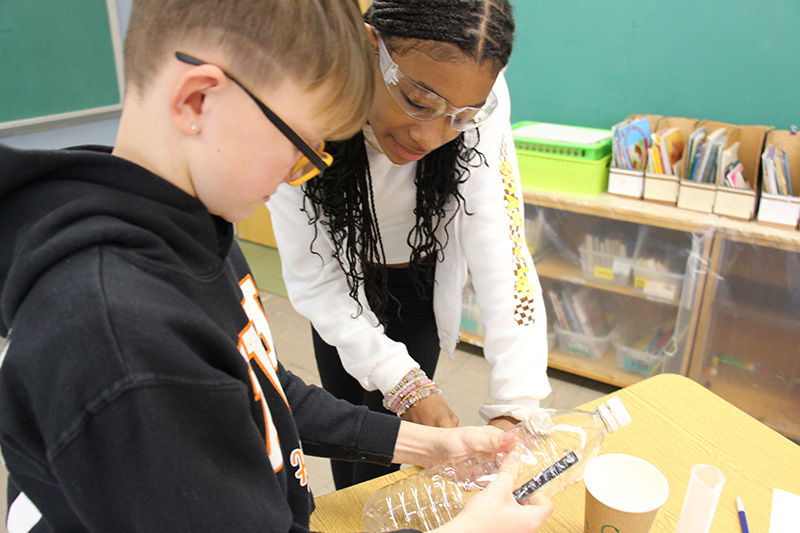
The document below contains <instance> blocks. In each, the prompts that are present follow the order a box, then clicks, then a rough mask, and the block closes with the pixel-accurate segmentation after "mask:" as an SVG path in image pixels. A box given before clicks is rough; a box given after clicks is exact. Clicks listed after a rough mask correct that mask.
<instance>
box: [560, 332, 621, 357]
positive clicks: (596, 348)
mask: <svg viewBox="0 0 800 533" xmlns="http://www.w3.org/2000/svg"><path fill="white" fill-rule="evenodd" d="M554 328H555V330H556V334H557V335H558V347H559V349H560V350H561V351H562V352H564V353H565V354H568V355H576V356H578V357H584V358H586V359H590V360H592V361H597V360H599V359H602V358H603V356H604V355H605V354H606V352H607V351H608V347H609V343H610V342H611V333H608V334H607V335H605V336H603V337H594V336H590V335H582V334H580V333H575V332H574V331H566V330H563V329H561V328H559V327H558V326H554Z"/></svg>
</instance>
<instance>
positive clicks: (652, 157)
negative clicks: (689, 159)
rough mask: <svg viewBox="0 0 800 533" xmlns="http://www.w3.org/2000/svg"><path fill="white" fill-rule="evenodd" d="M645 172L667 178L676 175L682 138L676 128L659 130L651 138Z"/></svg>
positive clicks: (681, 154)
mask: <svg viewBox="0 0 800 533" xmlns="http://www.w3.org/2000/svg"><path fill="white" fill-rule="evenodd" d="M650 137H651V139H652V143H651V146H650V148H649V151H648V157H647V170H648V172H655V173H657V174H666V175H668V176H677V175H678V162H679V161H680V160H681V157H683V138H682V137H681V131H680V129H678V128H661V129H660V130H658V131H656V132H654V133H653V134H652V135H651V136H650Z"/></svg>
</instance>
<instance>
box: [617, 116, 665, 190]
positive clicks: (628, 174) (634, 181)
mask: <svg viewBox="0 0 800 533" xmlns="http://www.w3.org/2000/svg"><path fill="white" fill-rule="evenodd" d="M638 118H646V119H647V120H648V121H649V122H650V131H651V132H653V131H656V130H655V128H656V125H657V124H658V121H659V120H661V118H662V117H661V115H646V114H634V115H630V116H629V117H627V118H626V119H625V120H635V119H638ZM648 141H649V140H648ZM608 192H609V193H610V194H614V195H617V196H624V197H627V198H642V194H643V192H644V170H643V169H642V170H637V169H632V168H617V167H615V166H613V165H612V166H611V168H609V172H608Z"/></svg>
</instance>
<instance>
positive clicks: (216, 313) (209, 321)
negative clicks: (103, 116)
mask: <svg viewBox="0 0 800 533" xmlns="http://www.w3.org/2000/svg"><path fill="white" fill-rule="evenodd" d="M0 250H2V253H0V335H2V336H5V337H7V343H6V346H5V349H4V351H3V353H2V355H1V356H0V365H1V366H0V448H2V453H3V457H4V460H5V462H6V466H7V468H8V471H9V504H10V509H9V521H11V520H24V519H26V517H27V519H28V520H29V525H33V528H32V529H30V530H31V531H147V532H154V531H235V532H243V531H280V532H284V531H306V530H307V528H308V519H309V515H310V513H311V510H312V509H313V499H312V497H311V493H310V491H309V489H308V484H307V480H306V472H305V468H304V455H303V450H305V452H308V453H311V454H314V455H322V456H327V457H331V456H333V457H337V458H344V459H361V460H365V459H366V460H371V461H375V462H380V463H384V464H386V463H388V462H389V461H390V459H391V456H392V452H393V448H394V443H395V440H396V437H397V431H398V427H399V419H397V418H396V417H391V416H384V415H379V414H377V413H371V412H369V411H367V410H366V409H364V408H356V407H353V406H351V405H350V404H348V403H346V402H342V401H339V400H335V399H334V398H333V397H332V396H330V395H328V394H327V393H326V392H325V391H323V390H322V389H319V388H317V387H314V386H308V385H305V384H304V383H303V382H302V381H301V380H300V379H299V378H297V377H296V376H294V375H292V374H291V373H290V372H288V371H285V370H284V369H283V367H282V366H281V365H280V364H279V363H278V362H277V359H276V358H275V351H274V346H273V343H272V336H271V334H270V331H269V327H268V325H267V321H266V318H265V317H264V313H263V311H262V310H261V306H260V303H259V302H258V293H257V291H256V290H255V284H254V282H253V280H252V277H251V276H250V274H249V272H248V270H247V266H246V263H245V261H244V258H243V257H242V255H241V252H240V251H239V249H238V247H237V246H236V245H235V243H234V240H233V231H232V226H231V224H229V223H227V222H225V221H224V220H222V219H220V218H218V217H215V216H212V215H210V214H209V213H208V211H207V210H206V209H205V207H204V206H203V205H202V204H201V203H200V202H199V201H198V200H197V199H196V198H193V197H191V196H190V195H188V194H186V193H184V192H183V191H181V190H180V189H178V188H176V187H174V186H173V185H171V184H170V183H169V182H167V181H165V180H163V179H161V178H159V177H158V176H156V175H154V174H152V173H150V172H148V171H147V170H145V169H143V168H141V167H139V166H137V165H135V164H133V163H131V162H129V161H126V160H123V159H120V158H117V157H114V156H111V155H110V151H109V149H107V148H97V147H83V148H76V149H70V150H59V151H20V150H13V149H9V148H7V147H4V146H2V145H0ZM301 442H302V447H301V445H300V443H301ZM15 505H16V508H15V507H14V506H15ZM24 509H27V512H23V510H24ZM39 514H40V515H41V516H40V517H39V518H38V520H37V517H38V516H39Z"/></svg>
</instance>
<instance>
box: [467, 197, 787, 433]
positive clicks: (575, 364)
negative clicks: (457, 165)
mask: <svg viewBox="0 0 800 533" xmlns="http://www.w3.org/2000/svg"><path fill="white" fill-rule="evenodd" d="M524 198H525V209H526V213H525V215H526V221H527V222H528V223H529V224H530V225H531V226H532V227H533V230H532V231H530V232H527V235H526V238H527V240H528V243H529V245H531V244H533V246H532V247H533V250H532V251H536V250H538V251H539V254H538V256H537V257H535V260H534V263H535V265H536V270H537V273H538V276H539V279H540V281H541V284H542V287H543V290H544V294H545V301H546V302H547V294H548V291H549V290H551V289H553V290H555V291H556V292H559V291H570V292H575V291H578V290H588V291H592V292H594V293H596V294H597V295H599V297H600V299H601V300H602V301H603V302H605V303H607V304H608V308H607V314H608V318H609V319H613V320H614V321H615V326H616V327H620V326H632V328H633V329H634V330H636V328H637V327H644V326H640V324H639V322H638V321H640V320H642V319H643V318H644V319H645V322H646V318H647V317H650V316H658V317H659V320H662V319H663V318H664V317H667V318H668V319H672V318H674V320H675V331H676V333H675V335H674V338H673V341H674V346H671V352H670V353H672V355H671V356H670V357H665V358H664V359H663V363H661V364H659V365H656V367H655V368H654V369H653V372H654V373H655V372H672V373H678V374H683V375H686V376H689V377H690V378H692V379H694V380H695V381H697V382H699V383H701V384H703V385H705V386H706V387H708V388H710V389H711V390H712V391H714V392H715V393H717V394H719V395H720V396H722V397H723V398H725V399H727V400H728V401H730V402H732V403H733V404H735V405H737V406H738V407H739V408H741V409H742V410H744V411H745V412H747V413H749V414H751V415H752V416H754V417H755V418H757V419H759V420H761V421H762V422H763V423H765V424H767V425H768V426H770V427H772V428H773V429H775V430H776V431H778V432H780V433H782V434H783V435H786V436H787V437H789V438H792V439H795V440H800V348H798V347H800V231H797V230H791V229H782V228H775V227H771V226H765V225H761V224H758V223H755V222H744V221H739V220H733V219H727V218H724V217H719V216H716V215H707V214H702V213H695V212H692V211H687V210H684V209H678V208H676V207H672V206H665V205H661V204H656V203H652V202H646V201H642V200H635V199H629V198H620V197H616V196H612V195H609V194H600V195H597V196H579V195H570V194H567V193H553V192H544V191H529V190H526V191H525V193H524ZM543 224H544V226H542V225H543ZM614 226H619V227H623V228H627V230H631V228H633V229H635V231H636V232H637V234H638V235H639V236H640V240H641V241H642V242H646V243H650V244H655V245H657V246H660V245H664V246H670V247H672V248H674V249H676V250H678V251H679V252H680V254H682V255H681V257H686V271H685V275H684V279H683V285H682V290H681V294H680V298H679V299H675V301H667V300H659V299H655V298H648V297H647V296H646V295H643V294H641V291H636V290H635V288H634V286H633V283H632V282H631V283H625V284H621V285H614V284H611V283H604V282H601V281H598V280H596V279H587V276H586V271H585V270H584V269H582V268H581V263H580V254H579V247H580V246H581V245H582V243H584V242H585V236H586V235H587V234H590V233H591V232H593V231H597V230H598V229H607V228H611V227H614ZM542 227H544V230H543V229H542ZM554 320H555V317H554V316H553V309H552V308H551V306H549V305H548V322H549V323H554ZM468 342H470V343H471V344H474V345H476V346H481V345H482V339H481V337H480V336H479V335H472V336H471V337H469V339H468ZM549 366H550V367H551V368H555V369H558V370H562V371H565V372H569V373H572V374H575V375H579V376H583V377H587V378H590V379H594V380H598V381H601V382H605V383H608V384H611V385H615V386H619V387H624V386H627V385H630V384H632V383H635V382H637V381H639V380H641V379H644V378H645V376H643V375H639V374H634V373H632V372H628V371H625V370H623V369H621V368H619V367H618V366H617V361H616V354H615V352H614V349H610V350H609V351H608V352H607V353H606V354H605V355H604V356H603V357H602V358H600V359H599V360H597V361H593V360H590V359H588V358H583V357H579V356H573V355H569V354H566V353H563V352H562V351H561V350H560V349H559V348H558V346H557V345H556V346H555V347H551V351H550V356H549Z"/></svg>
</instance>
